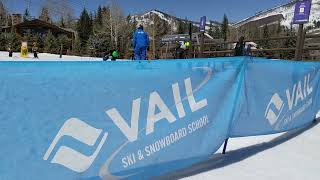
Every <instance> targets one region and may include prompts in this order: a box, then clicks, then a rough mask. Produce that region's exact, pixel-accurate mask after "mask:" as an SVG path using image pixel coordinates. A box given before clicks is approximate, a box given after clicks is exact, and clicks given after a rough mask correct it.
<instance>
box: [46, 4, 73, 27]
mask: <svg viewBox="0 0 320 180" xmlns="http://www.w3.org/2000/svg"><path fill="white" fill-rule="evenodd" d="M70 3H71V1H66V0H46V1H43V4H42V9H44V8H46V9H48V12H49V14H50V16H51V18H52V21H54V22H59V21H60V20H61V18H62V19H63V21H64V22H65V26H66V27H68V28H70V27H72V26H73V22H74V20H75V16H74V9H73V8H72V6H71V4H70Z"/></svg>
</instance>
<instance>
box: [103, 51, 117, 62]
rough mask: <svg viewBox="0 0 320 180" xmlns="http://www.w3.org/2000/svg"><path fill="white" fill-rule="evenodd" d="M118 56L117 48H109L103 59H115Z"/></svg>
mask: <svg viewBox="0 0 320 180" xmlns="http://www.w3.org/2000/svg"><path fill="white" fill-rule="evenodd" d="M118 57H119V52H118V51H117V50H114V49H113V50H110V51H109V53H108V54H106V55H104V57H103V61H107V60H109V59H110V60H111V61H115V60H116V59H117V58H118Z"/></svg>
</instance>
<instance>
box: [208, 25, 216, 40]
mask: <svg viewBox="0 0 320 180" xmlns="http://www.w3.org/2000/svg"><path fill="white" fill-rule="evenodd" d="M209 28H210V29H209V32H208V34H209V35H210V36H212V37H213V38H215V37H214V29H213V28H214V27H213V23H212V21H210V26H209Z"/></svg>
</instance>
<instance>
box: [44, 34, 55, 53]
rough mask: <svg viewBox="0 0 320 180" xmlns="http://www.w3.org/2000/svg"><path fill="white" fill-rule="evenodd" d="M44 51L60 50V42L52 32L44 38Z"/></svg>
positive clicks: (53, 51)
mask: <svg viewBox="0 0 320 180" xmlns="http://www.w3.org/2000/svg"><path fill="white" fill-rule="evenodd" d="M44 51H45V52H48V53H57V52H58V42H57V40H56V38H55V37H54V36H53V34H52V33H51V32H49V33H48V34H47V35H46V37H45V39H44Z"/></svg>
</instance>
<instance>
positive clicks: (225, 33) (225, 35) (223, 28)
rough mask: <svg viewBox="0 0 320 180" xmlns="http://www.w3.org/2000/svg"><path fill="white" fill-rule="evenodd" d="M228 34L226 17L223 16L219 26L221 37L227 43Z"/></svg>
mask: <svg viewBox="0 0 320 180" xmlns="http://www.w3.org/2000/svg"><path fill="white" fill-rule="evenodd" d="M228 34H229V20H228V17H227V15H226V14H225V15H224V16H223V20H222V24H221V35H222V38H223V40H224V41H227V39H228Z"/></svg>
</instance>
